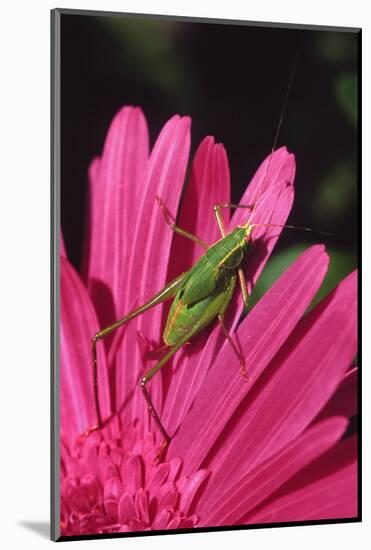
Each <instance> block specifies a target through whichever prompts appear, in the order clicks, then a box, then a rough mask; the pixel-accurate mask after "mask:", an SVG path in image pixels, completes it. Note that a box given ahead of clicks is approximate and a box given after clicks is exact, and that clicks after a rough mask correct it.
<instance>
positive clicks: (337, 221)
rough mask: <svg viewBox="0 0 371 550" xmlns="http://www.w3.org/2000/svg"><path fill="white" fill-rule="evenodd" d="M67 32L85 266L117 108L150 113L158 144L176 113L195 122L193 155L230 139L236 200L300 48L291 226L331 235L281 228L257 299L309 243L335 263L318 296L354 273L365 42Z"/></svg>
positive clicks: (133, 28) (161, 31) (307, 34)
mask: <svg viewBox="0 0 371 550" xmlns="http://www.w3.org/2000/svg"><path fill="white" fill-rule="evenodd" d="M61 29H62V36H61V40H62V66H61V69H62V72H61V98H62V113H61V115H62V116H61V120H62V184H61V201H62V203H61V217H62V228H63V233H64V238H65V242H66V247H67V250H68V254H69V257H70V259H71V261H72V263H73V264H74V265H75V266H76V267H77V268H78V267H79V265H80V261H81V248H82V247H81V244H82V237H83V227H84V201H85V196H86V191H87V185H86V184H87V169H88V166H89V163H90V161H91V160H92V159H93V158H94V157H95V156H97V155H100V154H101V152H102V148H103V143H104V139H105V135H106V132H107V130H108V126H109V124H110V122H111V120H112V117H113V116H114V114H115V113H116V112H117V111H118V109H119V108H120V107H121V106H123V105H124V104H128V105H138V106H140V107H141V108H142V110H143V112H144V114H145V116H146V118H147V121H148V124H149V128H150V136H151V144H153V142H154V140H155V138H156V136H157V134H158V132H159V131H160V129H161V127H162V126H163V124H164V123H165V122H166V121H167V120H168V119H169V118H170V117H171V116H172V115H174V114H175V113H178V114H181V115H190V116H191V117H192V134H191V135H192V148H191V159H192V157H193V155H194V152H195V150H196V148H197V146H198V145H199V143H200V141H201V140H202V139H203V138H204V137H205V136H206V135H213V136H215V138H216V140H217V141H219V142H222V143H223V144H224V146H225V147H226V150H227V153H228V157H229V161H230V170H231V180H232V199H233V201H234V202H238V201H239V199H240V197H241V195H242V193H243V191H244V189H245V187H246V185H247V183H248V182H249V180H250V178H251V176H252V175H253V174H254V172H255V171H256V169H257V168H258V166H259V164H260V162H261V161H262V160H263V159H264V158H265V157H266V156H267V155H268V154H269V152H270V151H271V149H272V145H273V139H274V135H275V131H276V128H277V124H278V120H279V117H280V113H281V111H282V106H283V101H284V97H285V94H286V90H287V87H288V82H289V77H290V72H291V69H292V65H293V61H294V58H295V55H296V52H298V55H299V57H298V61H297V65H296V70H295V74H294V77H293V82H292V87H291V90H290V94H289V99H288V103H287V108H286V111H285V114H284V120H283V125H282V129H281V131H280V135H279V140H278V144H277V146H280V145H286V146H287V147H288V149H289V150H290V151H292V152H294V153H295V156H296V161H297V175H296V180H295V188H296V199H295V204H294V207H293V210H292V213H291V215H290V218H289V222H288V223H290V224H293V225H302V226H309V227H312V228H315V229H319V230H322V231H329V232H331V233H332V235H331V236H330V237H325V236H322V235H318V234H316V233H303V232H299V231H293V230H291V231H290V230H286V231H284V233H283V235H282V237H281V239H280V241H279V244H278V245H277V247H276V250H275V253H274V254H273V255H272V258H271V260H270V262H269V263H268V265H267V266H266V268H265V271H264V274H263V276H262V277H261V279H260V282H259V285H258V287H257V288H256V291H255V293H254V295H255V300H256V299H257V298H258V297H259V296H260V295H261V294H262V293H263V292H264V291H265V290H266V289H267V288H268V287H269V286H270V285H271V284H272V282H273V281H274V280H275V279H276V278H277V277H278V276H279V274H280V273H281V272H282V271H283V269H284V268H285V267H286V266H287V265H288V264H289V263H291V261H293V260H294V258H295V257H296V256H297V255H298V254H299V252H300V251H302V250H303V249H304V248H306V247H307V246H308V245H309V244H312V243H316V242H324V243H325V244H326V247H327V248H328V251H329V253H330V256H331V264H330V265H331V267H330V270H329V274H328V276H327V279H326V281H325V283H324V285H323V288H322V291H321V295H323V294H324V293H326V292H327V291H328V290H329V289H330V288H331V287H333V286H334V285H335V284H336V283H337V282H338V281H339V280H340V279H341V278H343V277H344V276H345V275H346V274H348V273H349V272H350V271H351V270H352V269H354V267H355V266H356V261H357V260H356V249H357V247H356V215H357V210H356V207H357V196H356V195H357V78H358V77H357V67H358V61H359V60H358V43H359V34H357V33H354V32H329V31H324V30H316V31H313V30H296V29H278V28H264V27H252V26H246V25H235V24H233V25H232V24H217V23H194V22H185V21H179V20H175V21H174V20H173V21H171V20H167V19H163V18H161V19H157V20H154V19H152V20H149V19H140V18H128V17H125V16H122V17H106V16H101V17H97V16H88V15H62V24H61ZM210 215H212V214H211V213H210V212H206V213H205V216H210Z"/></svg>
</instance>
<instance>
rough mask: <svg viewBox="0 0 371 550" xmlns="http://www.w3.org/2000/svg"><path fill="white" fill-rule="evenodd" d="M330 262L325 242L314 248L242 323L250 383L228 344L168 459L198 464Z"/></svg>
mask: <svg viewBox="0 0 371 550" xmlns="http://www.w3.org/2000/svg"><path fill="white" fill-rule="evenodd" d="M327 264H328V258H327V255H326V254H325V252H324V248H323V246H313V247H311V248H310V249H309V250H307V251H306V252H305V253H304V254H302V255H301V256H300V257H299V258H298V259H297V260H296V262H295V263H294V264H293V265H292V266H291V267H290V268H289V269H288V270H287V271H286V273H284V274H283V275H282V277H280V279H279V280H278V281H277V282H276V283H275V284H274V285H273V287H272V288H271V289H270V290H269V291H268V292H267V293H266V295H265V296H264V297H263V298H262V300H260V302H259V303H258V304H257V305H256V306H255V308H254V309H253V310H252V311H251V312H250V314H249V315H248V316H247V318H246V319H245V320H244V321H243V323H242V324H241V326H240V327H239V330H238V334H239V340H240V342H241V345H242V349H243V351H244V354H245V358H246V362H247V365H248V366H249V375H250V376H251V380H250V382H248V383H246V382H244V381H243V380H242V378H241V376H240V372H239V363H238V360H237V359H236V357H235V354H234V352H233V350H232V349H231V347H230V346H229V345H228V346H224V348H223V350H222V353H220V354H219V355H218V358H217V360H216V361H215V364H214V365H213V368H212V370H211V371H210V375H209V376H207V377H206V380H205V382H204V384H203V386H202V388H201V389H200V392H199V394H198V395H197V398H196V400H195V402H194V404H193V408H192V409H191V411H190V412H189V414H188V415H187V417H186V418H185V420H184V421H183V423H182V425H181V426H180V429H179V431H178V433H177V434H176V437H175V438H174V439H173V441H172V443H171V445H170V448H169V458H171V457H173V456H180V457H183V460H184V471H185V473H187V472H192V471H194V470H195V469H197V468H199V467H200V465H201V464H202V462H203V460H204V459H205V457H206V456H207V454H208V453H209V451H210V449H211V447H212V445H213V444H214V443H215V441H216V439H217V438H218V436H219V435H220V434H221V432H222V431H223V429H224V428H225V425H226V422H227V421H228V420H229V419H230V418H231V415H232V414H233V412H234V411H235V410H236V409H237V407H238V406H239V404H240V403H241V402H242V400H243V399H244V397H245V396H246V395H247V393H248V392H250V390H251V389H252V388H253V387H254V384H255V383H256V381H257V379H258V378H259V376H260V374H261V373H262V371H263V370H264V368H265V367H266V366H267V364H268V363H269V361H270V360H271V359H272V358H273V357H274V355H275V353H276V352H277V351H278V349H279V348H280V346H281V345H282V343H283V342H284V341H285V339H286V338H287V336H288V335H289V334H290V332H291V331H292V329H293V327H294V326H295V324H296V323H297V321H298V320H299V319H300V317H301V316H302V315H303V313H304V311H305V309H306V308H307V307H308V305H309V303H310V301H311V299H312V297H313V295H314V294H315V292H316V291H317V289H318V288H319V285H320V284H321V281H322V279H323V276H324V274H325V272H326V269H327Z"/></svg>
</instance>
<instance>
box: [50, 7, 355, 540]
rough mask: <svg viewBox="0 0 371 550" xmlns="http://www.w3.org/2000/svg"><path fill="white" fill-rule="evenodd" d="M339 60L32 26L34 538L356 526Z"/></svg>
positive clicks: (298, 40)
mask: <svg viewBox="0 0 371 550" xmlns="http://www.w3.org/2000/svg"><path fill="white" fill-rule="evenodd" d="M360 41H361V31H360V29H354V28H335V27H334V28H331V27H314V26H311V27H310V26H308V27H307V26H302V25H301V26H295V25H282V24H274V23H257V22H243V21H225V20H224V21H222V20H213V19H191V18H181V17H172V16H155V15H138V14H120V13H105V12H88V11H86V12H84V11H78V10H64V9H58V10H53V12H52V46H53V51H52V220H53V234H52V251H53V254H52V255H53V266H52V297H53V307H52V337H53V348H52V349H53V351H52V538H53V539H54V540H74V539H84V538H107V537H123V536H134V535H135V536H139V535H154V534H159V533H160V534H165V533H174V532H175V533H192V532H195V531H212V530H226V529H237V528H238V529H241V528H243V529H248V528H251V527H254V528H256V527H260V528H267V527H276V526H282V525H307V524H317V523H331V522H332V523H333V522H349V521H351V522H354V521H360V520H361V510H360V470H359V450H360V444H359V441H358V439H357V434H358V431H359V417H358V408H359V393H360V392H359V389H360V382H359V375H358V367H359V361H358V359H357V349H358V344H357V334H358V330H357V317H358V306H357V283H358V272H357V264H358V259H357V252H358V245H357V239H358V232H357V216H358V214H359V212H358V208H357V205H358V197H357V191H358V182H359V172H358V128H359V120H358V115H359V107H360V105H359V103H360V97H359V92H358V85H359V79H360V68H359V67H360V65H359V62H360ZM246 536H248V533H246Z"/></svg>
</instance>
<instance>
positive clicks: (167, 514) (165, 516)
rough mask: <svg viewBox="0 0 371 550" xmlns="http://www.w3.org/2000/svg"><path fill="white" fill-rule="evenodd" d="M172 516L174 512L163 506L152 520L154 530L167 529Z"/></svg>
mask: <svg viewBox="0 0 371 550" xmlns="http://www.w3.org/2000/svg"><path fill="white" fill-rule="evenodd" d="M171 516H172V513H171V511H170V510H166V509H165V508H162V509H161V510H160V512H159V513H158V514H157V515H156V517H155V519H154V520H153V522H152V529H154V530H157V529H166V528H167V525H168V523H169V520H170V518H171Z"/></svg>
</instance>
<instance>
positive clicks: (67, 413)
mask: <svg viewBox="0 0 371 550" xmlns="http://www.w3.org/2000/svg"><path fill="white" fill-rule="evenodd" d="M60 268H61V323H60V361H61V363H60V392H61V393H60V403H61V432H62V434H63V433H66V434H68V435H69V436H72V437H74V436H77V435H79V434H81V433H82V432H84V431H85V430H87V429H88V428H89V427H92V426H93V425H95V424H96V421H97V419H96V415H95V410H94V399H93V376H92V359H91V337H92V336H93V335H94V334H95V333H96V332H97V330H98V329H99V327H98V322H97V318H96V315H95V311H94V308H93V306H92V303H91V301H90V298H89V296H88V293H87V290H86V288H85V287H84V285H83V284H82V282H81V280H80V278H79V276H78V275H77V273H76V271H75V270H74V268H73V267H72V266H71V264H70V263H69V262H68V260H67V259H66V258H64V257H63V256H62V257H61V263H60ZM98 367H99V372H98V383H99V385H98V387H99V402H100V407H101V413H102V417H103V419H105V418H107V417H108V416H109V415H110V413H111V410H110V398H109V388H108V377H107V365H106V360H105V354H104V350H103V348H100V349H99V350H98Z"/></svg>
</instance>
